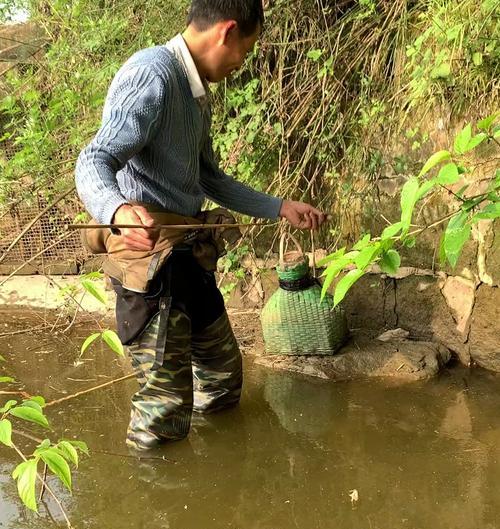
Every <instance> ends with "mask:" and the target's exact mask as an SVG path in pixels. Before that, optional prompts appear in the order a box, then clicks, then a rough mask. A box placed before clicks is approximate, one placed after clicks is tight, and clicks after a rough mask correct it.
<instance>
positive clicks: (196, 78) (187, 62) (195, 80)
mask: <svg viewBox="0 0 500 529" xmlns="http://www.w3.org/2000/svg"><path fill="white" fill-rule="evenodd" d="M166 47H167V49H169V50H170V51H171V52H172V53H173V54H174V55H175V56H176V57H177V59H178V60H179V61H180V63H181V64H182V66H183V67H184V70H185V71H186V74H187V78H188V81H189V86H190V87H191V93H192V94H193V97H194V98H195V99H199V98H202V97H205V96H206V95H207V91H206V87H205V85H204V83H203V81H202V80H201V77H200V74H199V73H198V68H196V64H195V63H194V60H193V57H192V55H191V52H190V51H189V48H188V47H187V44H186V41H185V40H184V37H183V36H182V35H181V34H180V33H179V34H178V35H176V36H175V37H174V38H173V39H172V40H170V41H169V42H167V44H166Z"/></svg>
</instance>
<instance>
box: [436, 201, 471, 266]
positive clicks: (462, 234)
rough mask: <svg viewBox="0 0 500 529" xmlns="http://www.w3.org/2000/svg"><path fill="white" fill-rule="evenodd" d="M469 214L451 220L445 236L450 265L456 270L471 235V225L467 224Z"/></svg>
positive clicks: (462, 213)
mask: <svg viewBox="0 0 500 529" xmlns="http://www.w3.org/2000/svg"><path fill="white" fill-rule="evenodd" d="M467 219H468V214H467V212H465V211H462V212H460V213H459V214H458V215H455V216H454V217H452V219H451V220H450V222H449V224H448V227H447V228H446V231H445V234H444V242H443V245H444V252H445V255H446V258H447V259H448V262H449V263H450V265H451V266H452V267H453V268H454V267H455V266H456V265H457V263H458V259H459V257H460V254H461V252H462V248H463V246H464V244H465V243H466V242H467V241H468V239H469V237H470V233H471V225H470V224H467Z"/></svg>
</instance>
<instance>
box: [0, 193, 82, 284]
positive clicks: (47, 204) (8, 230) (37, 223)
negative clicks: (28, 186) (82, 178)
mask: <svg viewBox="0 0 500 529" xmlns="http://www.w3.org/2000/svg"><path fill="white" fill-rule="evenodd" d="M44 191H45V190H43V191H42V190H36V189H34V190H33V193H32V194H31V197H30V199H29V200H26V199H25V198H24V197H25V196H26V195H25V193H23V194H22V195H21V197H22V198H21V199H20V200H19V201H16V200H13V201H11V202H10V203H8V204H4V205H0V274H3V275H6V274H11V273H12V272H14V271H16V270H17V269H18V268H19V267H20V266H23V265H24V266H23V268H22V271H21V270H19V273H24V274H30V273H52V274H57V273H60V274H72V273H78V271H79V268H80V266H81V265H82V264H83V263H84V262H85V260H86V258H88V257H89V255H88V253H87V252H86V251H85V249H84V247H83V245H82V243H81V239H80V233H79V232H74V231H68V229H67V228H66V225H67V224H71V223H72V222H74V221H75V219H76V218H77V216H78V215H79V214H80V213H81V212H82V210H83V208H82V204H81V202H80V201H79V199H78V196H77V194H76V191H75V190H74V189H70V190H69V191H67V192H66V193H63V194H62V195H59V196H58V197H56V198H55V199H52V200H51V201H49V200H48V199H47V197H46V192H44Z"/></svg>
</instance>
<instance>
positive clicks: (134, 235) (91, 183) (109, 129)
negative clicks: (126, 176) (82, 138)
mask: <svg viewBox="0 0 500 529" xmlns="http://www.w3.org/2000/svg"><path fill="white" fill-rule="evenodd" d="M164 104H165V86H164V82H163V80H162V79H160V78H159V76H158V75H157V74H156V73H155V72H154V71H153V70H152V69H151V68H150V67H148V66H147V65H139V66H137V65H136V66H132V67H130V66H125V67H123V68H122V69H121V70H120V71H119V72H118V74H117V75H116V77H115V78H114V80H113V82H112V83H111V87H110V89H109V92H108V95H107V98H106V102H105V105H104V111H103V118H102V125H101V128H100V129H99V132H98V133H97V135H96V136H95V138H94V139H93V141H92V142H91V143H90V144H89V145H88V146H87V147H86V148H85V149H84V150H83V151H82V152H81V154H80V156H79V158H78V161H77V165H76V175H75V177H76V186H77V190H78V194H79V196H80V198H81V200H82V202H83V203H84V205H85V207H86V208H87V210H88V211H89V212H90V213H91V215H92V216H93V217H94V218H95V219H96V220H97V221H98V222H100V223H101V224H111V223H119V224H146V225H150V224H151V223H152V219H151V218H150V216H149V214H148V213H147V212H146V210H144V208H139V207H137V206H131V205H129V204H127V199H126V198H125V197H124V196H123V194H122V193H121V191H120V188H119V186H118V183H117V180H116V173H117V172H118V171H119V170H120V169H122V168H123V167H124V165H125V164H126V163H127V161H128V160H130V158H132V157H133V156H134V155H135V154H136V153H138V152H139V151H140V150H141V149H142V148H143V147H144V146H145V145H146V144H147V143H148V141H149V140H150V138H152V137H153V135H154V134H155V133H156V131H157V127H158V124H159V121H160V114H161V110H162V108H163V105H164ZM122 235H123V236H124V238H125V239H127V241H126V242H127V243H130V247H131V248H135V249H138V250H147V249H150V247H151V246H152V241H151V239H152V236H153V234H152V233H151V232H149V231H146V230H122Z"/></svg>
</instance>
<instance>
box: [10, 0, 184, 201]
mask: <svg viewBox="0 0 500 529" xmlns="http://www.w3.org/2000/svg"><path fill="white" fill-rule="evenodd" d="M7 4H10V5H11V6H15V5H16V4H19V2H18V1H17V0H16V1H11V2H7ZM186 5H187V0H181V1H175V2H174V1H168V0H167V1H160V0H152V1H150V2H147V5H145V4H144V3H143V2H139V1H138V0H117V1H115V2H105V3H100V4H99V3H96V2H94V1H91V0H76V1H73V2H59V1H55V2H37V1H35V0H27V1H26V6H27V7H28V8H29V10H30V13H31V19H32V20H33V21H34V23H35V24H37V25H38V26H39V27H40V28H41V29H42V30H43V31H44V33H45V39H46V42H47V44H46V46H45V47H44V48H45V51H46V53H45V54H42V55H41V56H40V57H39V58H37V61H36V62H34V63H32V64H25V65H24V66H23V67H22V68H20V69H11V70H10V71H9V72H8V73H7V74H6V76H4V79H3V81H4V83H5V85H6V90H7V93H8V94H9V95H8V96H6V97H4V99H3V101H0V118H3V120H8V123H7V125H6V126H5V127H4V129H3V130H0V150H1V149H2V142H9V143H11V144H12V143H13V144H14V145H15V151H14V153H13V155H12V156H11V157H10V158H9V159H8V160H7V162H6V163H5V164H4V167H3V168H2V171H1V173H0V183H1V184H2V185H1V186H0V202H1V201H2V199H3V200H6V199H7V198H9V196H11V194H13V193H16V192H17V193H19V192H23V193H26V197H27V199H29V198H30V195H29V187H30V186H27V185H26V184H27V183H28V184H34V185H38V184H41V185H42V186H43V187H44V188H45V189H46V193H47V196H48V197H50V196H52V195H54V194H57V193H58V192H60V191H61V190H64V189H67V188H68V187H69V186H70V185H71V184H72V180H73V172H74V164H75V158H76V157H77V156H78V154H79V152H80V150H81V149H82V148H83V147H84V146H85V144H86V143H88V142H89V140H90V139H91V138H92V136H93V135H94V134H95V132H96V131H97V129H98V125H99V121H100V117H101V114H102V105H103V102H104V98H105V94H106V92H107V89H108V86H109V83H110V81H111V79H112V77H113V75H114V74H115V73H116V71H117V70H118V68H119V67H120V66H121V64H122V63H124V62H125V61H126V59H128V57H129V56H130V55H132V54H133V53H134V52H135V51H137V50H139V49H141V48H145V47H148V46H152V45H155V44H156V43H159V44H160V43H163V42H165V41H166V40H167V39H168V38H169V37H170V36H173V35H174V34H175V33H176V31H178V30H179V29H180V28H181V27H182V26H183V24H184V13H185V9H186ZM1 14H2V12H1V10H0V16H1ZM165 28H167V30H166V29H165ZM27 168H29V171H27ZM20 179H22V180H23V183H24V184H25V185H24V186H22V187H21V188H19V187H18V186H16V183H17V182H19V180H20Z"/></svg>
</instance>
